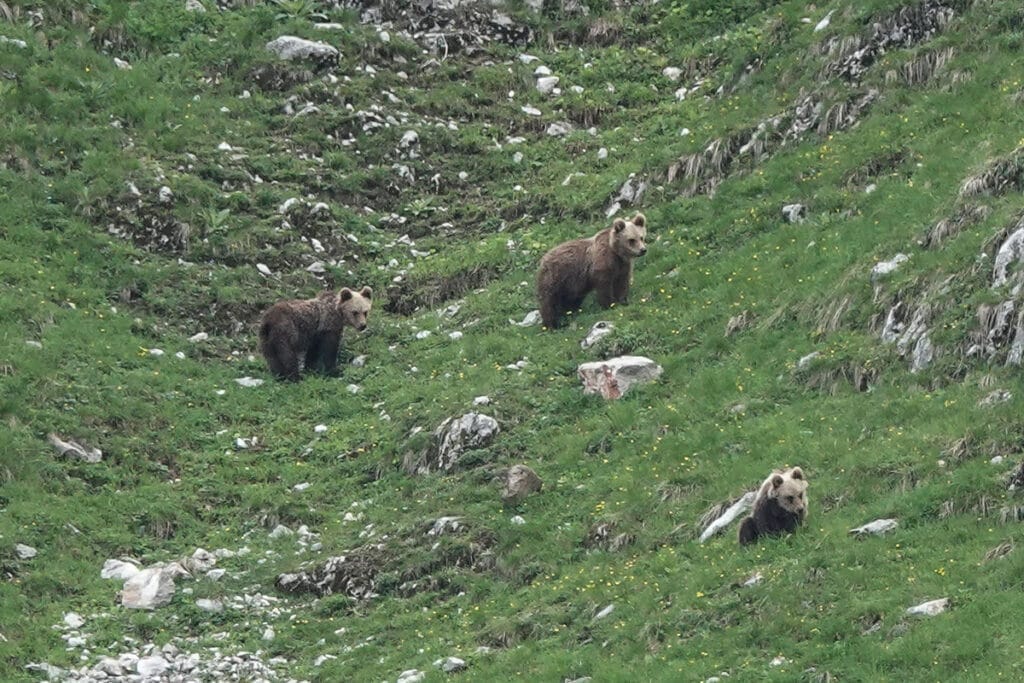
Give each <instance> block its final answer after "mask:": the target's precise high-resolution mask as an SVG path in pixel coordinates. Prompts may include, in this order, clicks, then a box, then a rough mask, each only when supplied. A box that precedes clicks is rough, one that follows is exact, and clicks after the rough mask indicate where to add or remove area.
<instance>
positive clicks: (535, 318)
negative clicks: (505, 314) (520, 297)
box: [509, 309, 540, 327]
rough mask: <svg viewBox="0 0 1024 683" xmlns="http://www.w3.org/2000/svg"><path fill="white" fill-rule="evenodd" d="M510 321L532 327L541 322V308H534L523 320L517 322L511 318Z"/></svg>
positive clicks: (513, 323)
mask: <svg viewBox="0 0 1024 683" xmlns="http://www.w3.org/2000/svg"><path fill="white" fill-rule="evenodd" d="M509 323H511V324H512V325H518V326H519V327H530V326H532V325H537V324H538V323H540V310H538V309H534V310H532V311H530V312H529V313H527V314H526V317H525V318H523V320H522V321H521V322H518V323H517V322H516V321H515V320H511V319H509Z"/></svg>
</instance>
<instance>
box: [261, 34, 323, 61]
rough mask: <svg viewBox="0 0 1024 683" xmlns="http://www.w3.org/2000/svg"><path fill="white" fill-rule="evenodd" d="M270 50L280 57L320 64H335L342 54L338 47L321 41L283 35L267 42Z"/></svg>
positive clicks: (267, 47)
mask: <svg viewBox="0 0 1024 683" xmlns="http://www.w3.org/2000/svg"><path fill="white" fill-rule="evenodd" d="M266 49H267V51H269V52H272V53H274V54H275V55H277V57H278V58H279V59H284V60H288V61H295V60H306V61H311V62H314V63H315V64H317V65H318V66H333V65H336V64H337V63H338V57H339V56H340V55H339V53H338V50H337V48H335V47H332V46H331V45H328V44H327V43H322V42H320V41H318V40H317V41H313V40H306V39H304V38H297V37H295V36H281V37H280V38H275V39H274V40H272V41H270V42H269V43H267V44H266Z"/></svg>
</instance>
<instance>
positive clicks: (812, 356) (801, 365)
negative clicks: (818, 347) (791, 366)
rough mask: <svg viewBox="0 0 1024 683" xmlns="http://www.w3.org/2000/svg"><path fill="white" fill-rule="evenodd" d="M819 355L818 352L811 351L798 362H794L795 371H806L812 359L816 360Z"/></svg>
mask: <svg viewBox="0 0 1024 683" xmlns="http://www.w3.org/2000/svg"><path fill="white" fill-rule="evenodd" d="M820 355H821V352H820V351H811V352H810V353H809V354H807V355H806V356H804V357H803V358H801V359H800V360H798V361H797V362H796V369H797V370H804V369H806V368H807V366H809V365H810V364H811V363H812V362H813V361H814V359H815V358H818V357H819V356H820Z"/></svg>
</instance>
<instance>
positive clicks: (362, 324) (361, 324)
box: [356, 323, 366, 332]
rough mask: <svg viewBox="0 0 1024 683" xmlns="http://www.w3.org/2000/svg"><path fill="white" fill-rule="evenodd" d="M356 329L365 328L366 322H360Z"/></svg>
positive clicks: (361, 329)
mask: <svg viewBox="0 0 1024 683" xmlns="http://www.w3.org/2000/svg"><path fill="white" fill-rule="evenodd" d="M356 329H357V330H359V331H360V332H362V331H363V330H365V329H366V323H360V324H359V326H358V327H357V328H356Z"/></svg>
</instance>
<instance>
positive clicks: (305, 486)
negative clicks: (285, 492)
mask: <svg viewBox="0 0 1024 683" xmlns="http://www.w3.org/2000/svg"><path fill="white" fill-rule="evenodd" d="M310 486H312V484H310V483H309V482H308V481H304V482H302V483H301V484H296V485H295V486H293V487H292V491H295V492H297V493H302V492H303V491H305V490H306V489H308V488H309V487H310Z"/></svg>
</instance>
